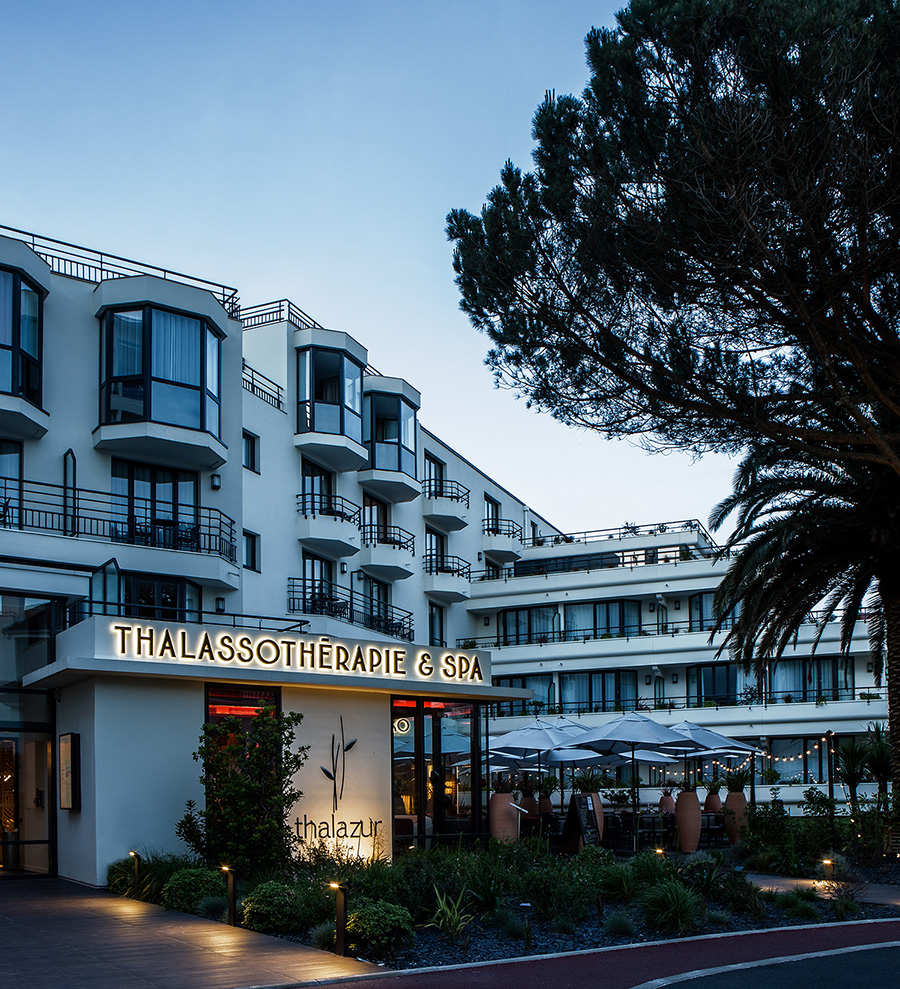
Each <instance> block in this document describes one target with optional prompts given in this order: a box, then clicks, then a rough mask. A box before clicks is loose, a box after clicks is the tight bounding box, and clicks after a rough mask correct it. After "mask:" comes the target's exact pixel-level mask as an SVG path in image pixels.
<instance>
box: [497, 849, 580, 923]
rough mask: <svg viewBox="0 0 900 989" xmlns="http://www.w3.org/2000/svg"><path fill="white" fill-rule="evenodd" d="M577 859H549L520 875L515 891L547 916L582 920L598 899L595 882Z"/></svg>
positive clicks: (534, 908) (541, 915)
mask: <svg viewBox="0 0 900 989" xmlns="http://www.w3.org/2000/svg"><path fill="white" fill-rule="evenodd" d="M576 861H577V860H572V861H571V862H547V863H545V864H543V865H540V866H538V867H537V868H534V869H529V870H528V871H527V872H525V873H523V874H522V875H520V876H518V877H517V881H516V882H515V893H516V895H517V896H518V897H519V899H521V900H525V901H527V902H529V903H530V904H531V906H532V909H533V910H534V912H535V915H536V916H538V917H541V918H542V919H544V920H552V919H554V918H560V917H563V918H565V919H567V920H570V921H578V920H583V919H584V918H585V917H586V916H587V915H588V913H589V912H590V911H591V908H592V907H593V906H594V903H595V902H596V900H597V888H596V886H595V885H594V883H593V882H591V881H589V880H588V878H587V877H586V876H585V875H584V874H581V873H579V872H578V870H577V867H576V864H575V863H576Z"/></svg>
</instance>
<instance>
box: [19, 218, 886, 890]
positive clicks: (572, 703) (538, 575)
mask: <svg viewBox="0 0 900 989" xmlns="http://www.w3.org/2000/svg"><path fill="white" fill-rule="evenodd" d="M375 356H376V358H377V355H375ZM391 370H398V371H402V369H391ZM423 384H426V385H427V383H423ZM419 407H420V393H419V391H418V390H417V388H416V387H414V386H413V385H412V384H410V383H408V382H406V381H405V380H403V379H402V378H400V377H395V376H392V375H388V374H383V373H380V372H379V371H376V370H375V369H374V368H373V367H372V366H371V364H370V363H369V354H368V352H367V351H366V349H365V347H364V345H363V344H362V343H360V342H359V341H357V340H356V339H355V337H353V336H351V335H349V334H348V333H346V332H342V331H337V330H331V329H327V328H325V327H324V326H322V325H320V324H319V323H318V322H316V320H314V319H312V318H311V317H310V316H308V315H307V314H306V313H305V312H303V311H302V310H301V309H300V308H299V307H298V306H296V305H294V304H293V303H291V302H289V301H287V300H281V301H277V302H273V303H268V304H264V305H251V306H244V305H242V304H241V302H240V300H239V298H238V293H237V291H236V290H235V289H232V288H230V287H228V286H224V285H218V284H215V283H211V282H207V281H204V280H203V279H199V278H193V277H190V276H186V275H182V274H178V273H174V272H171V271H168V270H166V269H164V268H159V267H155V266H153V265H147V264H138V263H136V262H132V261H128V260H126V259H123V258H117V257H115V256H113V255H109V254H106V253H100V252H96V251H91V250H87V249H84V248H80V247H77V246H74V245H70V244H65V243H61V242H59V241H54V240H50V239H47V238H42V237H38V236H35V235H32V234H28V233H25V232H23V231H18V230H12V229H9V228H0V604H2V607H0V632H2V635H0V675H2V680H0V682H2V684H3V686H2V696H0V874H16V873H22V872H33V873H34V872H36V873H50V874H59V875H61V876H65V877H69V878H72V879H76V880H79V881H81V882H85V883H90V884H95V885H101V884H103V883H104V881H105V871H106V866H107V865H108V863H109V862H111V861H113V860H115V859H118V858H121V857H122V856H123V855H125V854H126V853H127V851H128V850H129V849H130V848H135V847H142V846H143V847H149V848H155V849H163V848H166V849H172V850H177V849H178V848H179V843H178V842H177V840H176V839H175V835H174V825H175V822H176V821H177V820H178V819H179V818H180V817H181V815H182V813H183V811H184V805H185V802H186V801H187V800H188V799H194V800H196V801H198V802H202V798H203V794H202V790H201V788H200V784H199V781H198V766H197V764H196V762H195V761H194V760H193V758H192V753H193V752H194V751H195V750H196V748H197V743H198V738H199V734H200V730H201V726H202V724H203V722H204V721H206V720H215V719H217V718H221V717H224V716H225V715H227V714H237V715H238V716H239V717H249V716H251V715H252V713H253V711H254V710H255V709H256V708H257V707H259V706H261V705H263V704H267V703H273V704H275V705H276V706H277V707H279V708H280V709H282V710H285V711H299V712H301V713H302V714H303V715H304V721H303V726H302V730H301V734H300V738H299V741H300V742H301V743H303V744H308V745H309V746H310V752H309V759H308V761H307V763H306V765H305V766H304V768H303V770H302V771H301V774H300V779H299V785H300V787H301V789H302V790H303V791H304V793H305V795H304V797H303V798H302V800H301V801H300V802H299V803H298V805H297V806H296V808H295V810H294V813H293V814H292V817H293V819H294V826H295V827H296V829H297V833H298V835H299V836H300V837H301V838H303V839H304V840H307V841H312V840H318V839H326V840H331V839H334V838H337V839H339V840H341V841H345V842H347V843H348V844H350V845H351V846H352V847H354V848H356V849H357V850H358V851H359V852H360V854H371V853H372V852H373V851H390V850H391V849H392V848H393V847H394V846H395V845H408V844H410V843H412V842H415V841H433V840H437V839H439V838H441V837H444V836H452V837H453V839H454V840H458V839H459V836H460V835H463V836H470V835H476V836H477V835H480V834H484V833H485V832H486V830H487V823H488V822H487V815H488V807H487V799H486V794H485V792H484V791H483V789H482V786H481V782H482V781H483V779H484V778H485V776H486V773H487V753H486V744H485V734H486V730H487V727H488V723H489V722H490V730H491V731H492V732H494V733H496V732H499V731H502V730H505V729H506V728H508V727H509V728H511V727H515V726H516V725H518V724H521V723H522V719H525V720H530V719H531V718H532V717H533V716H534V714H535V713H541V714H553V713H562V714H566V715H567V716H569V717H573V718H579V719H581V720H582V721H584V722H585V723H588V724H599V723H602V722H603V721H605V720H608V719H609V718H611V717H614V716H615V713H616V712H619V711H627V710H634V709H639V710H648V711H655V712H656V716H657V717H658V718H659V719H660V720H661V721H663V722H664V723H674V722H677V721H681V720H685V719H688V720H692V721H696V722H698V723H700V724H703V725H707V726H709V727H713V728H716V729H717V730H720V731H723V732H725V733H726V734H730V735H734V736H736V737H739V738H742V739H746V740H750V741H754V742H756V743H758V744H760V745H761V747H763V748H764V749H765V750H766V751H767V752H768V753H769V754H770V756H771V760H770V761H768V762H767V763H766V766H767V768H777V769H779V770H780V771H781V772H782V775H783V777H784V779H785V780H786V781H788V785H787V786H786V790H785V794H786V795H787V796H788V797H789V798H790V799H796V795H797V794H798V793H799V791H800V790H802V789H803V788H804V787H805V786H807V785H809V784H810V782H821V781H822V780H824V779H825V777H826V775H827V760H826V759H825V747H824V746H822V745H821V739H822V737H823V735H824V733H825V731H826V730H829V729H830V730H832V731H834V732H835V734H836V735H838V736H841V735H849V734H860V733H861V732H864V731H865V729H866V726H867V724H869V723H870V722H872V721H875V720H884V719H885V717H886V703H885V701H884V697H883V692H882V691H880V690H878V689H877V688H876V687H875V685H874V680H873V676H872V673H871V667H870V666H869V664H868V660H867V653H866V649H865V636H864V635H863V634H861V635H860V637H859V643H858V645H857V647H856V648H857V651H856V652H855V653H854V655H853V656H852V658H851V662H850V664H849V665H848V666H847V667H846V668H843V667H842V665H841V663H840V662H839V661H838V644H837V643H838V635H837V628H836V626H835V628H834V630H833V632H832V629H831V626H829V627H828V629H827V630H826V632H825V634H824V635H823V637H822V641H821V642H820V645H819V647H818V650H817V652H816V654H815V656H812V655H811V654H810V643H811V641H812V636H813V632H814V628H813V626H812V624H810V627H809V634H808V635H801V637H800V639H799V641H798V643H797V646H796V648H795V649H794V650H792V651H791V652H790V653H789V655H787V656H786V658H785V659H784V660H783V661H782V662H781V663H780V664H779V666H778V667H777V668H776V669H775V670H774V671H772V673H771V674H770V676H769V677H768V679H767V680H766V682H764V683H757V682H756V681H753V682H750V681H748V680H747V679H746V678H745V677H744V676H743V675H742V674H741V673H740V672H739V671H738V670H736V669H735V668H734V666H733V665H732V664H731V663H730V662H729V660H728V657H727V655H724V656H721V657H719V656H717V655H716V644H715V643H713V644H710V643H709V641H708V639H709V629H710V626H711V602H712V594H713V591H714V589H715V586H716V583H717V581H718V580H719V579H720V577H721V574H722V572H723V567H724V566H725V565H726V564H725V563H724V562H721V561H716V560H715V559H714V558H713V557H714V550H715V547H714V544H713V542H712V540H711V539H710V537H709V535H708V534H707V532H706V531H705V530H704V528H703V526H702V525H700V524H699V523H698V522H696V521H685V522H670V523H663V524H656V525H652V526H627V527H623V528H618V529H606V530H598V531H593V532H582V533H574V534H569V533H563V532H561V531H560V530H559V529H557V528H556V527H554V526H553V524H552V523H551V522H549V521H547V520H546V519H545V518H543V517H541V516H540V515H538V514H536V513H535V512H534V511H532V510H531V509H529V508H528V507H527V506H526V505H525V504H524V503H523V502H522V501H521V500H520V499H519V498H517V497H516V496H515V495H513V494H512V493H510V492H509V491H508V490H506V489H505V488H504V487H502V485H501V484H500V483H498V481H496V480H493V479H492V478H491V477H490V476H489V475H488V474H486V473H484V472H483V471H482V470H481V469H480V468H479V467H477V466H475V465H473V464H472V463H470V462H469V461H468V460H466V459H465V458H464V457H463V456H462V455H461V454H460V453H457V452H456V451H455V450H453V449H451V448H450V447H448V446H447V445H446V444H445V443H443V442H442V441H441V440H440V439H439V438H438V437H436V436H435V435H434V434H433V433H431V432H430V431H429V430H428V429H427V428H425V426H424V425H422V424H421V423H420V422H419ZM353 742H355V744H351V743H353Z"/></svg>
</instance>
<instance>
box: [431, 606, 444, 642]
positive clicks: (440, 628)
mask: <svg viewBox="0 0 900 989" xmlns="http://www.w3.org/2000/svg"><path fill="white" fill-rule="evenodd" d="M428 645H430V646H446V645H447V643H446V641H445V639H444V609H443V608H442V607H441V606H440V605H437V604H429V605H428Z"/></svg>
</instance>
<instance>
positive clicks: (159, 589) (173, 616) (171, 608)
mask: <svg viewBox="0 0 900 989" xmlns="http://www.w3.org/2000/svg"><path fill="white" fill-rule="evenodd" d="M121 588H122V614H123V615H125V616H127V617H129V618H149V619H155V620H157V621H170V622H173V621H175V622H198V621H200V588H199V587H197V585H196V584H192V583H191V582H190V581H187V580H180V579H179V578H177V577H154V576H152V575H148V574H143V573H123V574H122V575H121Z"/></svg>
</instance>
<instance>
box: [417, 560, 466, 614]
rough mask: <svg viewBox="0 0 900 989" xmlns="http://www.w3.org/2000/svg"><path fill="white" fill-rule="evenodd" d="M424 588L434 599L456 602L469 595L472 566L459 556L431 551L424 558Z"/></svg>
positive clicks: (448, 602) (450, 602) (463, 599)
mask: <svg viewBox="0 0 900 989" xmlns="http://www.w3.org/2000/svg"><path fill="white" fill-rule="evenodd" d="M422 571H423V574H424V578H423V585H424V586H423V590H424V591H425V594H426V595H427V596H428V597H429V598H431V599H432V600H433V601H439V602H441V603H442V604H455V603H456V602H458V601H466V600H468V597H469V578H470V576H471V574H472V568H471V567H470V566H469V563H468V562H467V561H466V560H461V559H460V558H459V557H458V556H443V555H440V554H436V553H430V554H428V555H427V556H425V557H424V558H423V560H422Z"/></svg>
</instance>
